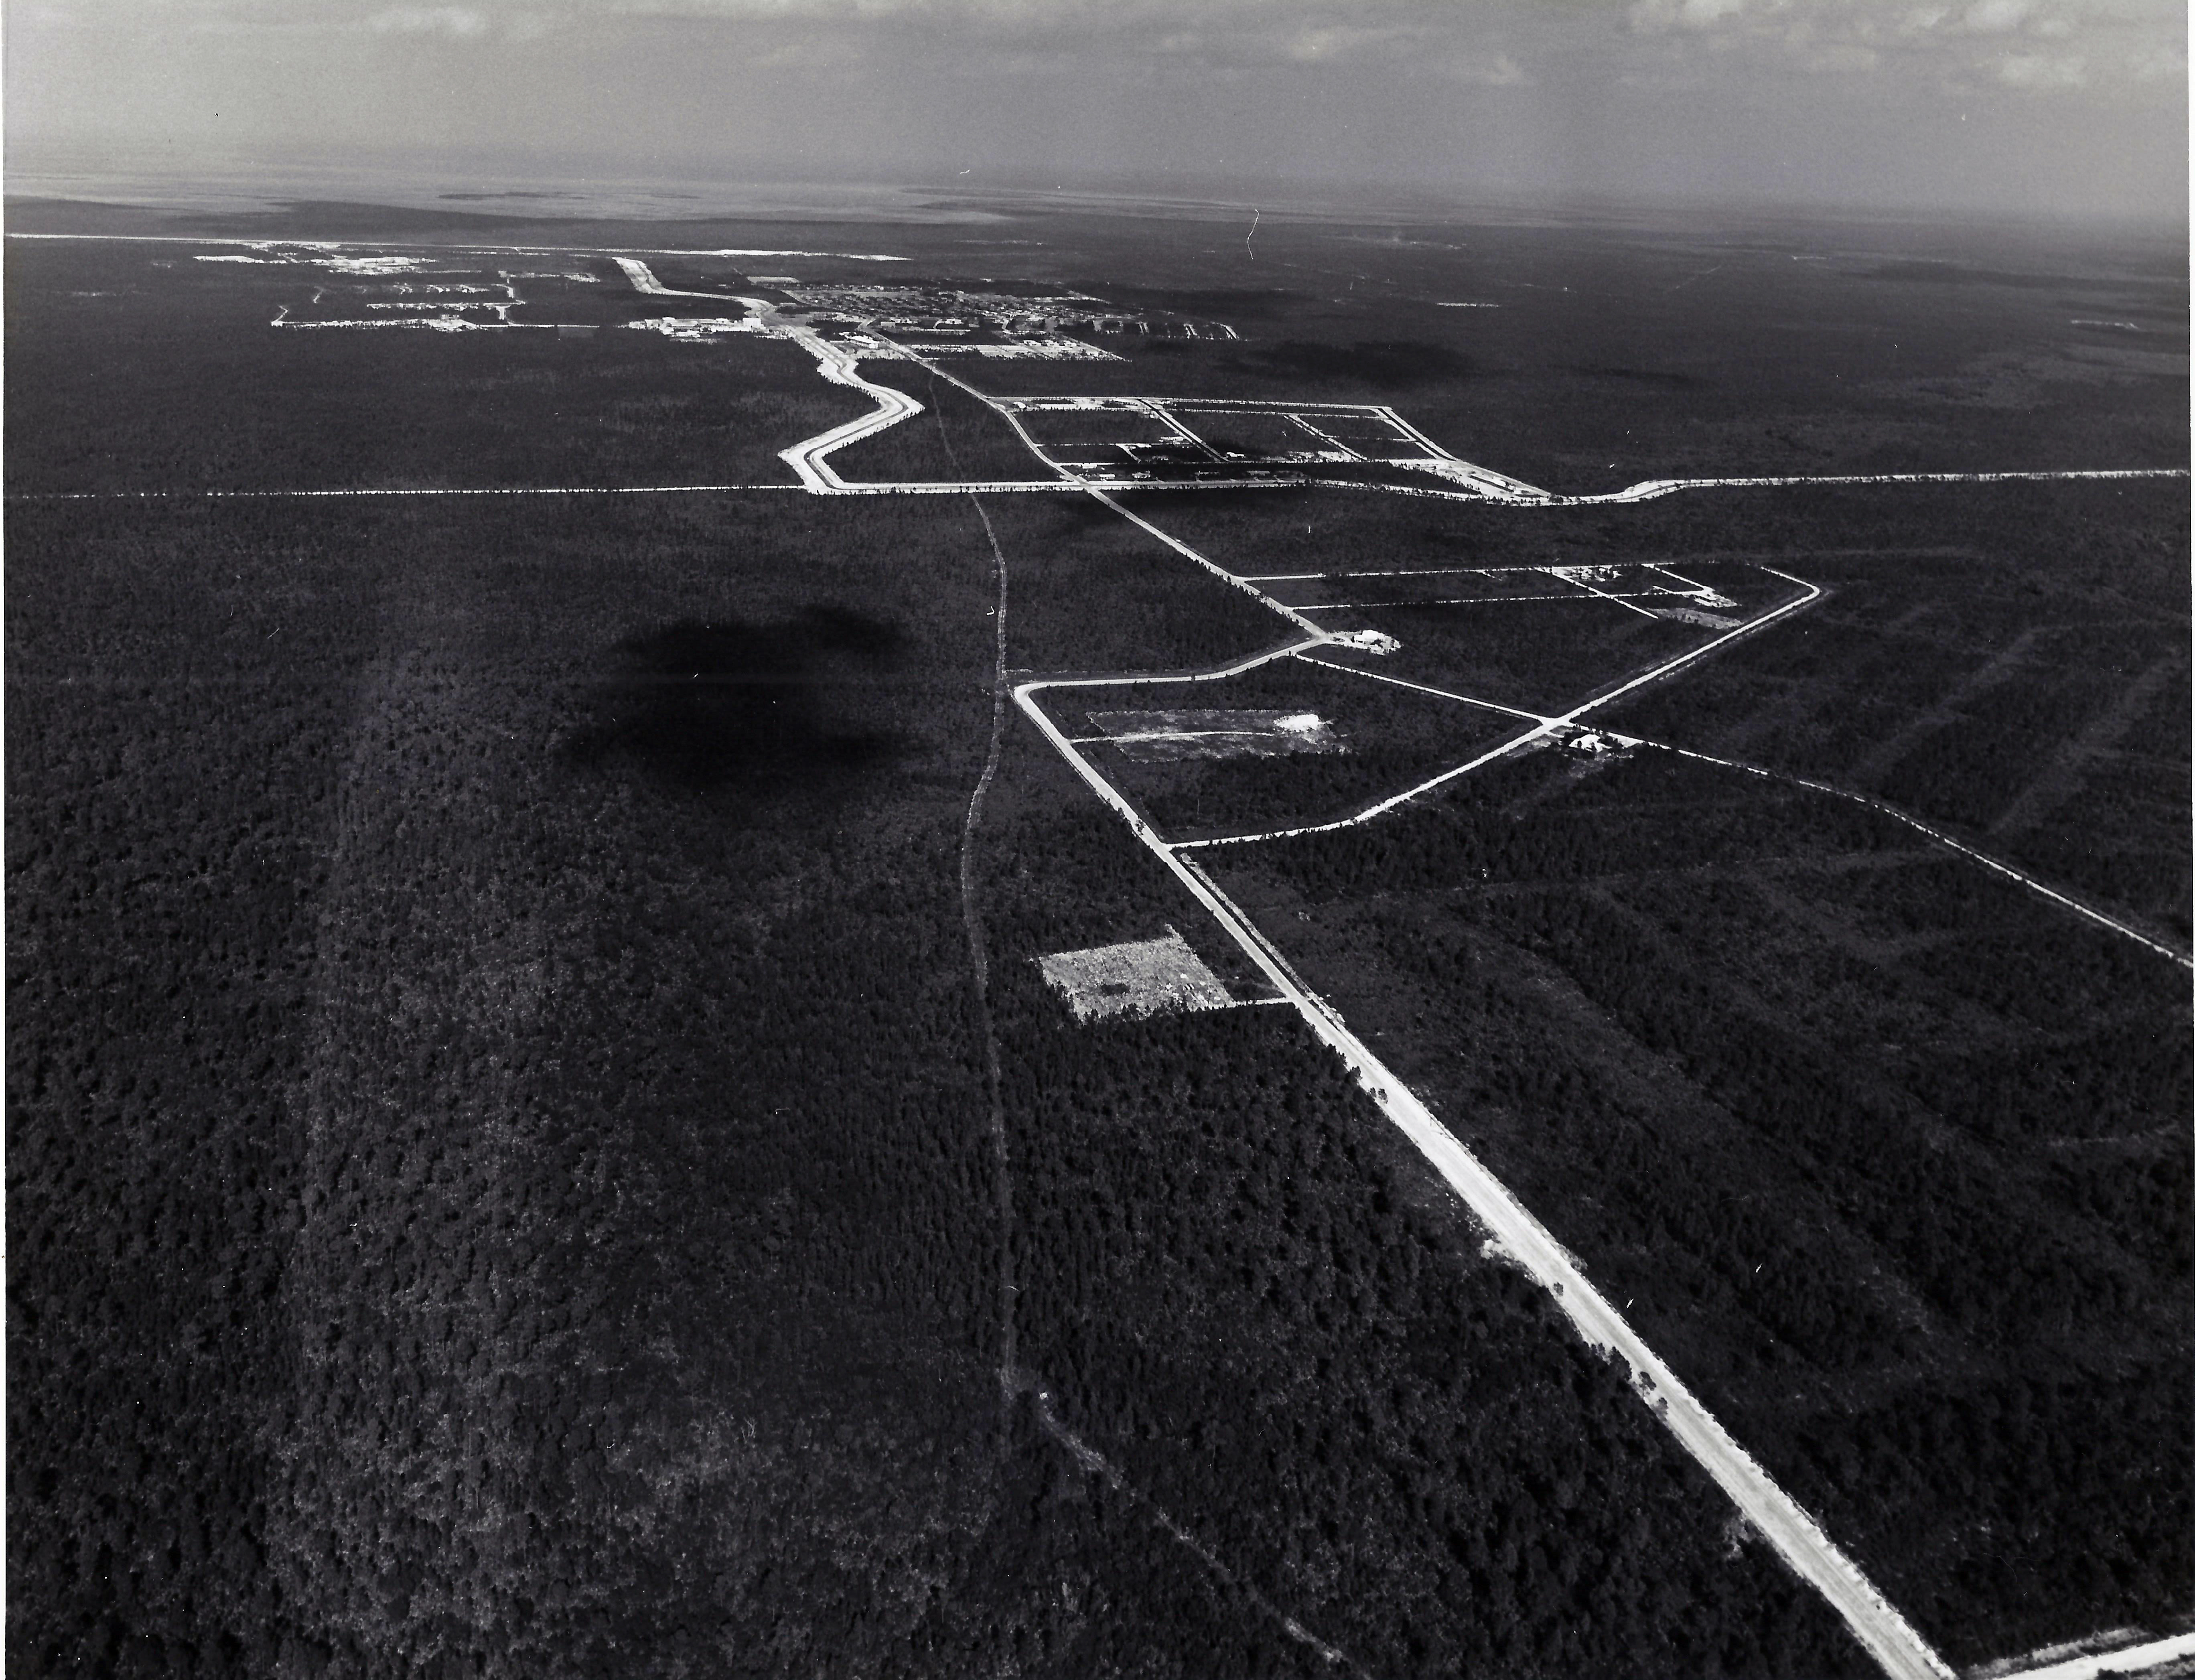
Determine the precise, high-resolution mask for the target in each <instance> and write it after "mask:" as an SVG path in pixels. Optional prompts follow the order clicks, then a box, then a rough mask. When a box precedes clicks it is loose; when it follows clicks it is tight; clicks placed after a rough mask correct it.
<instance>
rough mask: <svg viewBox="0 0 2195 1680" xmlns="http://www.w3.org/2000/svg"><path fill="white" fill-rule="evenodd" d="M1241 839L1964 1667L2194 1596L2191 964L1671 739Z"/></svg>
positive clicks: (1316, 959) (1332, 992)
mask: <svg viewBox="0 0 2195 1680" xmlns="http://www.w3.org/2000/svg"><path fill="white" fill-rule="evenodd" d="M1214 860H1215V861H1216V862H1217V863H1218V866H1219V867H1220V868H1221V870H1222V872H1223V873H1222V878H1223V880H1224V881H1225V882H1227V883H1229V884H1230V888H1231V889H1234V890H1236V891H1237V892H1238V894H1239V895H1241V896H1242V898H1243V899H1244V900H1245V901H1246V902H1247V903H1250V904H1252V905H1253V906H1256V907H1258V908H1259V909H1261V910H1262V911H1264V912H1265V915H1264V917H1263V919H1264V921H1265V924H1266V925H1267V926H1269V927H1270V928H1272V929H1275V931H1276V934H1277V935H1278V937H1279V938H1280V941H1281V943H1282V947H1283V949H1284V950H1286V951H1287V952H1288V953H1289V955H1290V956H1291V957H1292V958H1294V959H1295V960H1296V961H1297V962H1298V963H1299V964H1300V965H1301V966H1302V967H1303V969H1304V970H1305V975H1306V977H1307V978H1309V979H1310V980H1311V982H1312V983H1313V984H1314V985H1316V986H1320V987H1322V988H1323V989H1324V990H1326V991H1327V992H1328V995H1329V996H1330V997H1332V998H1334V1000H1335V1001H1336V1002H1337V1004H1339V1005H1340V1007H1342V1008H1343V1009H1344V1010H1345V1011H1346V1012H1347V1013H1348V1014H1349V1015H1350V1016H1351V1019H1352V1021H1357V1023H1358V1024H1359V1030H1360V1031H1367V1032H1368V1035H1369V1036H1370V1037H1371V1038H1372V1039H1373V1041H1374V1043H1376V1044H1380V1046H1381V1047H1382V1048H1381V1053H1382V1055H1384V1056H1391V1057H1392V1058H1393V1065H1394V1066H1395V1067H1396V1069H1397V1072H1398V1073H1401V1074H1402V1075H1403V1077H1404V1078H1406V1079H1410V1080H1411V1082H1412V1084H1413V1087H1414V1089H1417V1090H1420V1091H1421V1092H1422V1093H1425V1094H1426V1095H1427V1096H1429V1097H1430V1098H1431V1100H1432V1101H1433V1102H1435V1104H1436V1105H1437V1108H1438V1110H1439V1112H1440V1113H1442V1114H1443V1117H1444V1118H1445V1119H1447V1120H1448V1121H1449V1124H1450V1125H1452V1126H1453V1127H1455V1129H1456V1130H1457V1131H1458V1132H1459V1134H1460V1136H1463V1137H1464V1138H1465V1139H1466V1141H1468V1142H1472V1144H1473V1146H1474V1147H1475V1148H1479V1149H1481V1150H1482V1151H1483V1153H1484V1154H1486V1156H1487V1157H1488V1159H1489V1163H1490V1164H1491V1165H1494V1166H1495V1170H1496V1171H1500V1172H1501V1174H1502V1175H1503V1177H1505V1178H1506V1179H1507V1181H1508V1182H1510V1183H1512V1185H1513V1186H1515V1188H1517V1189H1518V1193H1519V1194H1521V1195H1522V1196H1523V1197H1524V1200H1526V1202H1527V1203H1528V1205H1531V1206H1533V1207H1534V1208H1535V1210H1537V1211H1540V1212H1541V1217H1543V1218H1545V1219H1546V1220H1547V1222H1548V1223H1549V1224H1550V1226H1551V1227H1552V1228H1553V1229H1554V1230H1555V1232H1556V1233H1557V1234H1558V1236H1560V1237H1561V1238H1562V1240H1564V1242H1565V1243H1566V1244H1568V1245H1569V1246H1571V1247H1572V1248H1573V1249H1575V1250H1576V1251H1577V1252H1578V1253H1579V1254H1581V1256H1583V1257H1585V1259H1586V1261H1587V1263H1588V1264H1590V1265H1591V1266H1592V1267H1593V1269H1594V1271H1595V1274H1596V1275H1597V1276H1598V1277H1599V1279H1600V1281H1601V1286H1602V1287H1603V1289H1604V1290H1607V1291H1610V1292H1611V1293H1612V1295H1613V1297H1614V1298H1616V1300H1618V1301H1622V1302H1627V1303H1631V1304H1630V1311H1631V1313H1632V1315H1633V1316H1634V1318H1635V1319H1636V1320H1637V1321H1638V1322H1639V1324H1640V1326H1641V1327H1642V1329H1643V1330H1644V1331H1645V1333H1646V1334H1647V1336H1648V1337H1649V1338H1650V1340H1651V1341H1652V1342H1653V1343H1654V1344H1655V1345H1656V1347H1658V1348H1661V1349H1663V1350H1664V1351H1665V1353H1666V1355H1667V1356H1668V1357H1669V1358H1670V1359H1671V1361H1673V1363H1674V1365H1675V1366H1676V1368H1677V1369H1678V1371H1679V1373H1680V1374H1682V1375H1684V1376H1685V1378H1687V1380H1688V1381H1691V1382H1692V1383H1694V1384H1696V1385H1697V1387H1698V1389H1700V1390H1701V1391H1702V1395H1703V1396H1704V1397H1705V1398H1707V1400H1708V1403H1709V1405H1710V1406H1711V1407H1714V1409H1715V1410H1716V1411H1717V1412H1719V1413H1720V1415H1722V1416H1723V1417H1724V1418H1725V1419H1726V1420H1727V1421H1729V1422H1730V1424H1731V1426H1732V1428H1733V1429H1735V1430H1737V1431H1738V1433H1739V1435H1740V1436H1741V1438H1742V1439H1744V1440H1746V1441H1748V1442H1749V1444H1751V1445H1752V1446H1753V1447H1754V1449H1755V1450H1756V1451H1757V1452H1759V1453H1760V1454H1761V1456H1762V1458H1764V1460H1765V1462H1766V1464H1768V1465H1769V1467H1770V1468H1771V1470H1772V1473H1774V1474H1775V1475H1776V1476H1777V1477H1778V1478H1779V1480H1781V1481H1783V1482H1784V1484H1785V1485H1786V1486H1787V1487H1789V1488H1790V1490H1791V1491H1792V1492H1793V1493H1795V1495H1796V1496H1797V1497H1799V1498H1800V1499H1801V1500H1802V1501H1803V1502H1805V1503H1806V1504H1808V1505H1810V1506H1812V1508H1813V1509H1815V1510H1817V1511H1818V1512H1819V1513H1820V1514H1821V1515H1822V1516H1823V1518H1824V1520H1825V1521H1826V1522H1828V1524H1829V1529H1830V1532H1831V1533H1834V1534H1838V1535H1840V1536H1841V1537H1842V1538H1843V1539H1845V1541H1846V1544H1848V1545H1851V1546H1852V1549H1853V1551H1854V1552H1855V1554H1856V1555H1857V1556H1858V1557H1859V1559H1860V1561H1861V1562H1862V1563H1863V1564H1864V1566H1866V1567H1869V1568H1870V1569H1871V1570H1872V1571H1873V1573H1874V1574H1875V1579H1877V1580H1878V1581H1879V1582H1880V1583H1881V1585H1883V1587H1884V1588H1885V1590H1886V1591H1888V1592H1889V1593H1890V1595H1891V1596H1892V1597H1893V1600H1894V1601H1895V1602H1898V1603H1900V1604H1902V1605H1904V1606H1905V1607H1906V1608H1907V1609H1908V1610H1909V1612H1910V1614H1914V1615H1915V1616H1916V1618H1917V1619H1918V1620H1919V1621H1920V1623H1921V1626H1922V1627H1923V1629H1924V1631H1927V1632H1928V1633H1930V1634H1931V1636H1932V1637H1935V1638H1937V1639H1938V1640H1939V1641H1941V1642H1942V1643H1943V1645H1944V1648H1945V1649H1946V1650H1947V1651H1948V1652H1950V1654H1952V1655H1953V1656H1954V1657H1955V1658H1956V1659H1958V1660H1979V1658H1982V1657H1985V1656H1990V1655H1998V1654H2004V1653H2006V1652H2007V1651H2009V1650H2014V1649H2019V1648H2027V1647H2032V1646H2035V1645H2037V1644H2041V1643H2046V1642H2047V1641H2048V1640H2051V1639H2054V1638H2061V1637H2073V1636H2074V1635H2076V1634H2077V1633H2078V1632H2080V1631H2082V1630H2083V1629H2084V1628H2089V1627H2093V1626H2094V1625H2099V1624H2100V1622H2101V1621H2102V1620H2106V1619H2107V1618H2117V1619H2119V1620H2128V1621H2134V1622H2136V1623H2141V1622H2144V1621H2145V1620H2148V1621H2154V1620H2156V1619H2157V1618H2158V1617H2160V1616H2164V1615H2168V1614H2172V1613H2174V1612H2175V1611H2176V1610H2177V1609H2178V1608H2180V1607H2181V1606H2182V1605H2183V1604H2184V1603H2185V1602H2186V1597H2187V1595H2188V1593H2189V1591H2190V1590H2191V1588H2192V1587H2195V1551H2191V1548H2190V1547H2189V1546H2188V1545H2187V1544H2186V1533H2189V1532H2195V1525H2191V1524H2190V1522H2189V1513H2190V1511H2191V1510H2195V1503H2191V1502H2195V1485H2191V1482H2190V1478H2189V1476H2188V1473H2187V1464H2186V1456H2185V1454H2184V1453H2182V1452H2181V1450H2180V1443H2181V1442H2183V1441H2185V1440H2186V1438H2187V1425H2188V1424H2190V1423H2191V1422H2195V1415H2191V1413H2190V1412H2189V1410H2188V1401H2187V1395H2188V1393H2189V1391H2190V1390H2189V1387H2188V1383H2187V1375H2188V1373H2187V1369H2186V1351H2185V1350H2186V1312H2187V1297H2188V1287H2189V1283H2190V1280H2191V1277H2195V1253H2192V1252H2191V1249H2195V1226H2192V1225H2191V1217H2190V1209H2189V1204H2190V1200H2191V1192H2195V1182H2191V1178H2195V1175H2191V1173H2190V1170H2189V1169H2190V1161H2189V1154H2188V1150H2187V1148H2186V1138H2187V1136H2188V1131H2189V1128H2190V1125H2191V1124H2195V1113H2191V1105H2190V1074H2191V1068H2190V1061H2189V1055H2188V1051H2187V1032H2188V1025H2187V1023H2188V1016H2187V1011H2186V994H2185V988H2184V987H2183V986H2182V985H2181V983H2180V982H2179V981H2178V980H2177V979H2176V978H2175V969H2174V968H2173V966H2172V964H2170V963H2169V961H2168V960H2167V959H2165V958H2162V957H2159V956H2158V955H2157V954H2156V953H2154V952H2148V951H2146V950H2143V949H2141V948H2140V947H2139V946H2135V945H2133V944H2132V943H2131V942H2129V941H2125V940H2123V939H2119V938H2117V936H2115V935H2110V934H2107V933H2106V932H2104V931H2103V930H2100V929H2092V928H2090V927H2088V926H2087V925H2085V924H2083V923H2080V922H2078V921H2077V920H2075V919H2073V918H2071V917H2069V916H2068V915H2066V914H2065V912H2062V911H2060V910H2058V909H2056V908H2055V907H2054V906H2049V905H2047V904H2045V903H2043V902H2042V901H2040V900H2037V899H2036V898H2034V897H2033V896H2032V895H2027V894H2025V893H2023V892H2022V891H2021V890H2020V889H2018V888H2016V887H2014V886H2012V885H2010V884H2009V883H2004V882H2002V879H2001V878H1999V877H1989V876H1987V875H1985V874H1984V873H1982V872H1979V871H1975V870H1973V868H1972V867H1971V866H1961V865H1956V864H1953V863H1950V862H1948V861H1947V860H1945V859H1944V854H1940V853H1936V852H1932V851H1930V850H1927V849H1923V848H1919V847H1916V844H1915V843H1914V837H1912V835H1911V832H1910V831H1908V830H1901V829H1899V828H1898V826H1895V825H1893V824H1891V823H1890V822H1888V821H1887V820H1885V819H1882V818H1881V817H1879V816H1876V815H1875V814H1873V813H1870V812H1869V811H1868V810H1866V809H1865V808H1863V807H1858V806H1854V805H1852V804H1850V803H1847V802H1843V801H1836V800H1831V799H1827V798H1824V797H1820V796H1817V795H1812V794H1807V793H1805V792H1802V791H1796V790H1794V791H1789V792H1788V793H1786V794H1783V795H1780V796H1778V795H1774V794H1767V795H1764V793H1763V791H1762V790H1761V789H1760V786H1759V784H1758V783H1757V782H1753V781H1752V780H1751V779H1745V778H1740V777H1737V775H1736V774H1735V773H1732V772H1728V771H1723V770H1719V769H1716V768H1714V767H1711V766H1705V765H1701V764H1698V763H1697V762H1688V761H1684V760H1680V759H1676V758H1674V757H1672V756H1671V755H1668V754H1666V753H1661V752H1656V751H1650V750H1640V751H1637V752H1635V753H1633V754H1630V755H1627V756H1626V757H1623V758H1622V759H1621V760H1619V761H1617V762H1612V763H1611V762H1598V763H1596V764H1594V765H1593V766H1592V767H1591V768H1590V769H1589V770H1588V772H1587V774H1582V775H1581V774H1576V772H1575V771H1574V770H1573V769H1570V768H1566V767H1565V766H1564V765H1563V764H1562V763H1561V762H1560V756H1558V755H1556V754H1553V753H1541V754H1535V755H1531V756H1530V757H1527V758H1526V759H1524V760H1523V761H1521V762H1513V763H1510V764H1506V765H1503V766H1501V767H1497V768H1495V769H1493V770H1491V771H1489V773H1487V774H1483V775H1481V776H1480V777H1478V778H1477V779H1474V780H1472V781H1471V782H1468V783H1466V784H1464V785H1462V786H1461V787H1460V789H1459V790H1458V791H1455V792H1453V793H1450V794H1448V795H1446V796H1444V797H1438V798H1436V799H1435V800H1432V801H1429V802H1427V803H1426V805H1425V807H1424V808H1421V809H1418V810H1414V811H1413V812H1411V813H1409V814H1407V815H1401V816H1398V820H1396V821H1394V822H1391V823H1388V824H1385V825H1383V826H1381V827H1380V828H1379V829H1378V830H1376V831H1374V830H1371V829H1366V830H1345V831H1338V832H1335V833H1330V834H1323V835H1316V836H1307V837H1303V838H1301V839H1297V840H1288V841H1282V842H1276V843H1271V844H1270V845H1266V846H1263V847H1259V848H1258V849H1255V850H1254V851H1234V850H1231V849H1230V851H1228V852H1226V853H1223V854H1214ZM1887 1395H1896V1396H1897V1399H1896V1401H1895V1403H1894V1404H1893V1403H1892V1402H1891V1401H1889V1400H1888V1399H1887V1398H1886V1396H1887ZM2008 1409H2009V1410H2008ZM2008 1415H2010V1416H2013V1417H2014V1418H2016V1419H2017V1422H2016V1423H2015V1424H2004V1423H2002V1421H2001V1420H2002V1418H2005V1417H2006V1416H2008ZM1892 1418H1904V1419H1907V1420H1909V1421H1906V1422H1900V1423H1897V1424H1893V1423H1892V1422H1891V1421H1890V1420H1891V1419H1892ZM1924 1419H1925V1420H1930V1421H1927V1422H1925V1423H1923V1422H1921V1421H1918V1420H1924ZM2021 1454H2031V1455H2034V1456H2035V1457H2036V1458H2037V1459H2038V1460H2040V1461H2042V1462H2044V1463H2047V1464H2050V1465H2052V1466H2053V1467H2054V1468H2053V1470H2052V1471H2051V1479H2050V1481H2049V1485H2048V1492H2047V1500H2048V1510H2047V1514H2046V1513H2045V1511H2044V1510H2043V1509H2042V1508H2041V1507H2035V1508H2031V1509H2027V1510H2025V1511H2024V1512H2023V1511H2022V1507H2021V1504H2020V1502H2021V1499H2023V1498H2025V1497H2027V1496H2025V1495H2021V1494H2019V1493H2016V1492H2015V1491H2014V1490H2015V1489H2019V1488H2024V1487H2025V1488H2031V1487H2033V1483H2032V1482H2031V1473H2030V1472H2028V1471H2025V1470H2018V1469H2016V1468H2015V1462H2014V1461H2015V1459H2017V1458H2019V1455H2021ZM2037 1473H2038V1474H2039V1472H2037ZM2035 1497H2038V1498H2041V1497H2045V1496H2043V1495H2039V1494H2038V1495H2036V1496H2035ZM2015 1513H2019V1515H2017V1518H2016V1520H2009V1519H2011V1518H2013V1517H2014V1514H2015ZM1981 1525H1988V1527H1987V1533H1988V1534H1989V1536H1990V1538H1988V1539H1987V1540H1986V1542H1985V1543H1980V1544H1978V1543H1976V1542H1975V1541H1973V1540H1971V1539H1965V1538H1963V1537H1965V1536H1968V1535H1974V1534H1979V1533H1982V1532H1984V1531H1983V1528H1982V1526H1981ZM2099 1568H2100V1569H2101V1570H2102V1572H2103V1573H2102V1574H2099V1573H2098V1570H2099Z"/></svg>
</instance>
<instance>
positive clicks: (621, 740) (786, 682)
mask: <svg viewBox="0 0 2195 1680" xmlns="http://www.w3.org/2000/svg"><path fill="white" fill-rule="evenodd" d="M903 640H904V638H903V637H902V635H901V633H900V630H899V629H898V627H897V626H896V625H894V624H890V623H887V622H885V621H884V620H882V619H879V618H870V617H868V616H867V615H865V614H863V613H855V612H850V611H848V610H847V609H845V608H843V607H806V608H804V609H803V610H802V611H801V612H799V613H796V614H795V615H794V616H793V617H792V618H787V619H783V620H781V621H779V622H776V623H774V624H746V623H742V622H740V620H738V619H720V620H716V621H712V622H703V621H701V620H699V619H693V618H683V619H680V620H678V621H677V622H676V623H674V624H665V625H664V626H663V627H662V628H661V629H660V630H647V631H643V632H641V633H638V634H636V635H633V636H627V637H626V638H625V640H624V641H622V642H619V643H618V644H617V646H616V647H614V648H613V649H611V650H610V653H609V657H608V670H606V672H605V673H604V675H603V676H602V680H601V681H600V682H597V683H596V686H595V688H593V690H592V691H591V693H590V694H589V695H588V697H587V699H588V711H589V712H590V713H591V721H590V722H587V723H585V725H584V726H582V727H581V728H579V729H578V730H576V731H575V732H574V733H573V734H572V736H571V737H570V738H569V739H567V741H566V742H565V744H564V746H563V748H562V753H561V756H562V757H563V758H564V760H565V761H566V762H567V763H572V764H577V765H581V766H585V767H587V768H601V769H616V768H625V769H629V770H631V771H635V772H637V774H639V775H640V777H641V778H642V779H643V780H647V781H648V782H650V783H653V784H654V785H657V786H660V787H663V788H666V789H669V790H671V791H676V792H680V793H688V794H729V795H735V796H740V797H769V796H772V795H782V794H786V793H792V792H795V791H798V792H802V793H809V794H815V793H832V792H836V791H843V790H844V787H845V786H846V785H847V784H849V783H850V782H851V781H852V780H856V778H858V777H859V776H861V774H863V773H865V772H867V771H870V770H873V769H876V768H880V767H882V766H883V765H885V764H887V763H890V762H891V761H892V760H894V759H896V758H897V757H899V755H900V754H901V752H902V751H904V748H905V741H904V739H903V737H902V735H901V734H898V733H897V732H896V731H894V730H890V729H886V728H876V727H874V726H873V723H872V722H871V721H870V719H869V718H868V717H867V716H863V715H862V714H863V713H865V712H868V711H870V710H871V706H872V705H873V703H869V704H865V703H864V697H863V696H862V695H861V690H862V689H863V688H867V687H868V686H869V685H870V683H871V682H873V678H874V677H875V676H876V675H878V674H879V673H881V672H883V671H885V670H890V668H891V667H892V666H893V665H896V663H897V661H898V657H899V653H900V651H901V648H902V643H903Z"/></svg>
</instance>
